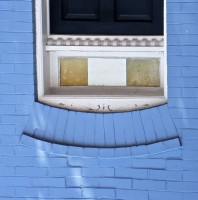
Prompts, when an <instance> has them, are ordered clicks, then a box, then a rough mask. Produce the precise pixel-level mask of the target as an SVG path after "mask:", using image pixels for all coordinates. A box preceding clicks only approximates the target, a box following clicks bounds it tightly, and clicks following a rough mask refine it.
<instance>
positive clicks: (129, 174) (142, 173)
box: [115, 168, 148, 179]
mask: <svg viewBox="0 0 198 200" xmlns="http://www.w3.org/2000/svg"><path fill="white" fill-rule="evenodd" d="M115 176H116V177H120V178H137V179H147V178H148V170H147V169H132V168H116V169H115Z"/></svg>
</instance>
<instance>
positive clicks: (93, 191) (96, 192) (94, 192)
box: [82, 188, 115, 199]
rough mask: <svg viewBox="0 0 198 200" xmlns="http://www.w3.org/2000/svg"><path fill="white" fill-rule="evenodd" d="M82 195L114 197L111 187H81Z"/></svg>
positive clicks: (87, 196)
mask: <svg viewBox="0 0 198 200" xmlns="http://www.w3.org/2000/svg"><path fill="white" fill-rule="evenodd" d="M82 196H83V197H84V198H96V199H97V198H99V199H101V198H104V199H106V198H115V191H114V190H113V189H105V188H104V189H103V188H102V189H101V188H90V189H83V191H82Z"/></svg>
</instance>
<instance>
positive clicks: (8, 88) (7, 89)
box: [0, 84, 15, 94]
mask: <svg viewBox="0 0 198 200" xmlns="http://www.w3.org/2000/svg"><path fill="white" fill-rule="evenodd" d="M0 93H1V94H14V93H15V85H11V84H1V85H0Z"/></svg>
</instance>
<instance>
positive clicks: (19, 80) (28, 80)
mask: <svg viewBox="0 0 198 200" xmlns="http://www.w3.org/2000/svg"><path fill="white" fill-rule="evenodd" d="M1 82H2V83H11V84H32V85H33V84H34V78H33V76H32V75H28V74H23V75H21V74H4V75H3V76H2V77H1Z"/></svg>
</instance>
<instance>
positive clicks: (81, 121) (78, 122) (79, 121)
mask: <svg viewBox="0 0 198 200" xmlns="http://www.w3.org/2000/svg"><path fill="white" fill-rule="evenodd" d="M85 119H86V114H85V113H83V112H76V118H75V122H73V123H74V132H73V133H72V135H73V142H74V143H75V144H77V145H79V146H80V144H88V145H89V144H91V142H90V140H92V138H93V136H91V138H90V139H88V141H86V139H85V138H86V136H84V135H85V131H84V130H85V123H86V120H85ZM92 135H93V133H92ZM86 142H87V143H86ZM92 144H93V143H92ZM82 153H83V152H82Z"/></svg>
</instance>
